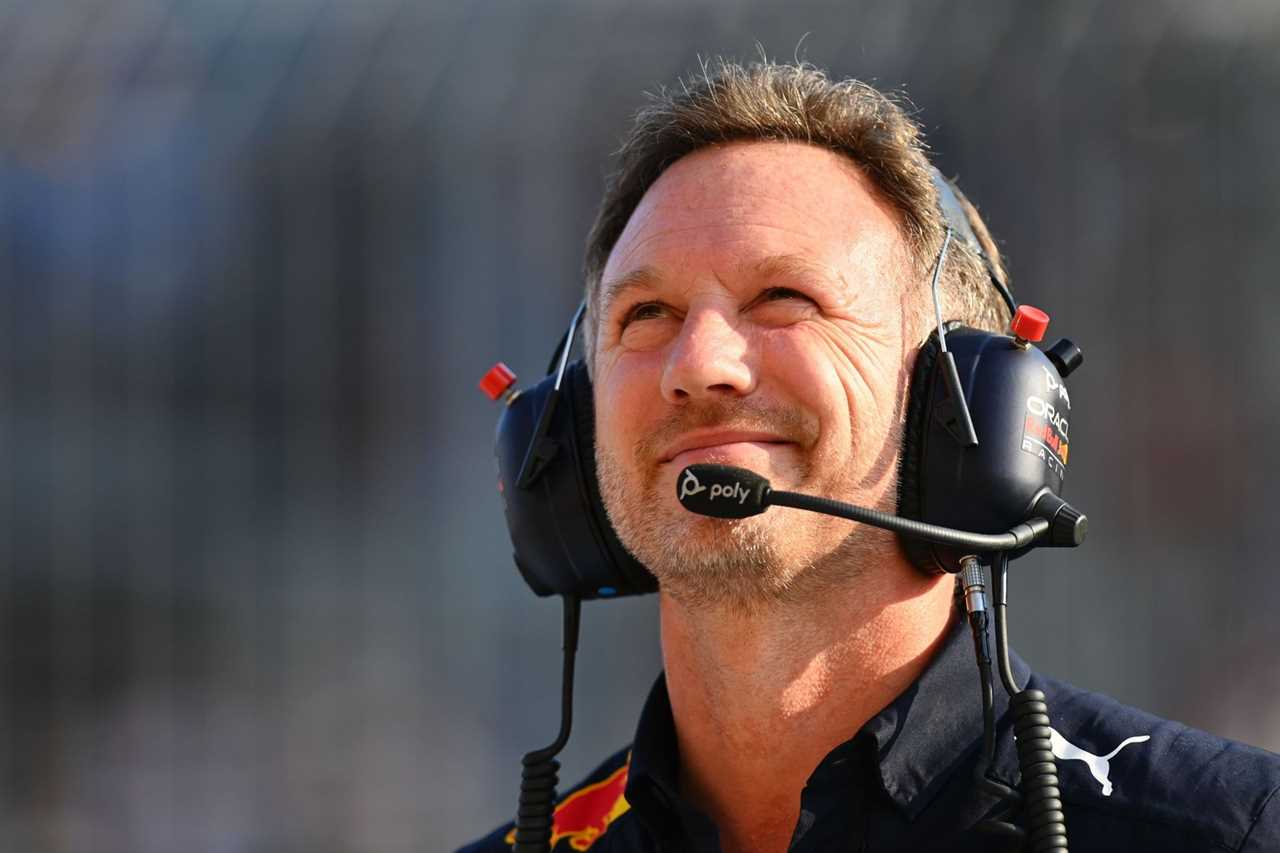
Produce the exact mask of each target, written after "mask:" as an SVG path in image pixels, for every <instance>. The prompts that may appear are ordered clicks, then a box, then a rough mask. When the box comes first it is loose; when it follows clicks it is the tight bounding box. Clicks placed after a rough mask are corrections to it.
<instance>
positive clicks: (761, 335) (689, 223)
mask: <svg viewBox="0 0 1280 853" xmlns="http://www.w3.org/2000/svg"><path fill="white" fill-rule="evenodd" d="M910 268H911V267H910V263H909V261H908V255H907V251H906V248H905V246H904V244H903V242H902V239H901V236H900V234H899V231H898V227H897V220H896V218H895V214H894V212H893V210H892V208H891V207H890V206H889V205H888V204H887V203H886V202H884V201H882V200H881V199H880V198H879V197H878V196H876V195H875V194H874V192H873V191H872V188H871V185H870V183H869V181H868V180H867V179H866V178H864V177H863V176H862V175H861V173H860V172H859V171H858V169H857V168H856V167H855V166H854V165H853V164H852V163H850V162H849V161H848V160H846V159H845V158H843V157H841V156H840V155H837V154H835V153H833V152H830V151H827V150H825V149H821V148H817V147H814V146H810V145H804V144H787V143H778V142H753V143H739V144H734V145H729V146H722V147H717V148H711V149H704V150H701V151H699V152H696V153H694V154H690V155H688V156H686V157H684V158H682V159H681V160H679V161H677V162H676V163H674V164H673V165H672V166H671V167H670V168H668V169H667V171H666V172H664V173H663V175H662V176H661V178H659V180H658V181H657V182H656V183H655V184H654V185H653V186H652V187H651V188H650V189H649V191H648V193H646V195H645V196H644V198H643V199H642V200H641V202H640V205H639V206H638V207H637V208H636V210H635V213H634V214H632V216H631V219H630V221H629V222H628V223H627V227H626V229H625V230H624V231H623V233H622V236H621V237H620V238H619V239H618V242H617V244H616V245H615V246H614V248H613V251H612V253H611V254H610V256H609V260H608V263H607V264H606V267H605V270H604V275H603V279H602V285H601V294H600V306H601V310H600V316H599V318H598V321H597V322H598V325H597V328H596V341H597V343H596V353H595V358H596V363H595V377H594V382H595V409H596V442H597V444H596V458H597V461H598V465H599V474H600V482H601V488H602V492H603V495H604V501H605V506H606V508H607V509H608V511H609V516H610V518H611V519H612V521H613V524H614V526H615V527H616V528H617V530H618V533H619V535H620V536H621V538H622V541H623V542H624V543H625V544H626V545H627V547H628V548H630V549H631V550H632V552H633V553H635V555H636V556H637V557H638V558H639V559H640V561H641V562H643V563H644V564H645V565H647V566H648V567H649V568H650V570H651V571H653V573H654V574H655V575H656V576H657V577H658V579H659V581H660V582H661V584H662V586H663V588H664V589H665V590H667V591H669V592H671V593H672V594H674V595H676V596H677V597H681V596H683V597H686V598H688V599H689V600H691V601H718V600H730V599H736V600H740V601H754V600H762V599H768V598H776V597H778V596H785V595H786V594H787V593H788V592H789V591H796V590H797V588H798V586H799V585H801V584H803V582H804V579H805V578H806V577H813V578H818V577H822V578H826V579H836V578H839V577H840V576H841V574H842V573H843V574H844V576H845V577H847V575H848V573H849V572H851V571H855V570H856V568H855V567H856V566H858V565H863V566H865V565H866V563H867V562H868V558H872V559H874V558H875V557H877V556H878V557H884V556H887V555H890V554H896V553H897V551H896V546H895V545H894V544H893V541H892V539H891V538H890V537H888V535H887V534H881V533H879V532H878V531H872V530H871V529H870V528H866V527H859V526H856V525H854V524H853V523H852V522H847V521H841V520H838V519H833V518H828V517H825V516H820V515H816V514H813V513H806V512H802V511H799V510H792V509H783V508H774V509H771V510H769V511H768V512H766V513H764V514H763V515H759V516H755V517H753V518H748V519H742V520H734V521H730V520H723V519H713V518H706V517H702V516H697V515H694V514H692V513H690V512H688V511H686V510H685V509H683V508H682V507H681V506H680V505H679V503H678V502H677V500H676V478H677V476H678V474H679V473H680V471H681V470H682V469H683V468H684V467H685V466H687V465H690V464H693V463H695V462H719V463H724V464H729V465H737V466H741V467H743V468H749V469H751V470H752V471H755V472H757V473H759V474H762V475H763V476H765V477H766V478H768V479H769V481H770V483H771V484H772V485H773V487H774V488H775V489H785V490H794V491H802V492H808V493H812V494H817V495H823V496H826V497H832V498H837V499H842V500H847V501H852V502H855V503H859V504H862V505H871V506H879V507H881V508H891V507H892V506H893V503H894V499H895V495H896V492H895V488H896V483H897V477H896V468H897V459H898V449H899V445H900V436H901V421H902V407H903V401H904V398H905V389H906V385H907V381H908V376H909V374H908V369H909V360H910V354H909V350H910V349H911V348H910V347H909V346H908V344H907V341H908V340H910V339H911V336H912V335H913V334H914V329H915V328H916V325H917V323H916V320H915V319H914V318H915V317H916V316H917V314H918V309H911V310H908V309H906V308H904V306H905V305H906V304H907V299H908V296H907V294H908V292H911V291H914V289H913V288H910V287H907V286H906V285H905V283H906V282H907V280H908V278H909V277H910V275H911V274H910V272H909V270H910ZM859 556H861V557H862V559H858V557H859Z"/></svg>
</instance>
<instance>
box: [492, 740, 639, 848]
mask: <svg viewBox="0 0 1280 853" xmlns="http://www.w3.org/2000/svg"><path fill="white" fill-rule="evenodd" d="M629 758H630V756H628V759H629ZM630 766H631V763H630V760H628V762H627V763H626V764H624V765H622V766H621V767H619V768H618V769H617V770H615V771H613V773H611V774H610V775H609V776H608V777H606V778H605V779H603V780H602V781H599V782H596V783H595V784H592V785H586V786H584V787H582V788H579V789H578V790H576V791H574V792H573V793H572V794H570V795H569V796H567V797H565V798H564V799H563V800H562V801H561V802H560V804H559V805H558V806H556V811H555V816H554V818H553V820H552V824H551V847H552V849H554V848H555V846H556V845H557V844H559V843H560V842H561V841H563V840H565V839H568V841H569V846H570V847H571V848H573V849H574V850H587V849H588V848H590V847H591V845H592V844H595V843H596V839H597V838H599V837H600V836H602V835H604V834H605V833H606V832H608V830H609V825H610V824H611V823H613V822H614V821H615V820H617V819H618V818H620V817H622V816H623V815H624V814H626V813H627V810H628V809H630V808H631V804H630V803H628V802H627V798H626V796H625V792H626V790H627V770H628V768H629V767H630ZM506 842H507V843H508V844H510V845H512V846H515V843H516V831H515V830H514V829H512V830H511V831H510V832H508V833H507V837H506Z"/></svg>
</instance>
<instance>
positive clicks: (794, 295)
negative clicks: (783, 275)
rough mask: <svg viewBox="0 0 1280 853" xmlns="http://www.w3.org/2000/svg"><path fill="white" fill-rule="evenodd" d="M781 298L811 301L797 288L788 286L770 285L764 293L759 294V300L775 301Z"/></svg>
mask: <svg viewBox="0 0 1280 853" xmlns="http://www.w3.org/2000/svg"><path fill="white" fill-rule="evenodd" d="M781 299H803V300H805V301H808V302H812V301H813V300H812V299H810V298H809V297H808V296H805V295H804V294H803V293H801V292H800V291H798V290H792V289H791V288H790V287H770V288H767V289H766V290H765V291H764V293H762V294H760V301H761V302H777V301H778V300H781Z"/></svg>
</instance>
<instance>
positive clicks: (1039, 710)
mask: <svg viewBox="0 0 1280 853" xmlns="http://www.w3.org/2000/svg"><path fill="white" fill-rule="evenodd" d="M1009 708H1010V709H1011V710H1012V711H1013V735H1014V737H1015V738H1017V742H1018V768H1019V770H1021V771H1022V781H1021V782H1020V783H1019V785H1018V787H1019V788H1021V789H1022V822H1023V824H1024V826H1025V827H1026V832H1027V844H1028V846H1029V847H1030V849H1031V851H1032V853H1050V851H1056V850H1062V851H1065V850H1066V849H1067V823H1066V819H1065V815H1063V813H1062V794H1061V793H1060V792H1059V790H1058V765H1057V764H1055V763H1054V760H1053V746H1052V742H1051V740H1050V729H1049V706H1048V705H1047V704H1045V700H1044V694H1043V693H1042V692H1040V691H1039V690H1023V691H1021V692H1019V693H1015V694H1013V695H1012V696H1010V697H1009Z"/></svg>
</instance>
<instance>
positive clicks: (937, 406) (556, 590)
mask: <svg viewBox="0 0 1280 853" xmlns="http://www.w3.org/2000/svg"><path fill="white" fill-rule="evenodd" d="M932 173H933V183H934V187H935V189H936V191H937V195H938V204H939V208H940V212H941V213H942V216H943V219H944V221H945V223H946V227H947V230H946V233H945V236H944V239H943V242H942V246H941V249H940V251H939V254H938V258H937V261H936V263H935V266H934V271H933V283H932V288H933V298H934V309H935V314H936V319H937V328H936V329H935V330H934V331H933V332H932V333H931V334H930V336H929V338H928V339H927V340H926V341H925V342H924V344H923V345H922V346H921V347H920V349H919V352H918V354H917V357H916V361H915V366H914V368H913V371H912V377H911V382H910V387H909V391H908V401H907V407H906V423H905V428H904V433H903V444H902V452H901V454H900V464H899V472H898V473H899V485H898V501H897V516H896V517H894V516H888V515H885V514H879V515H881V516H882V517H883V518H885V519H889V520H891V521H894V522H895V524H894V525H893V526H890V525H889V524H887V523H886V524H881V525H880V526H884V527H889V529H895V530H899V531H900V534H899V540H900V542H901V544H902V547H903V549H904V552H905V554H906V555H907V557H908V559H909V560H910V562H911V563H912V565H914V566H915V567H916V568H917V569H918V570H919V571H921V572H923V573H925V574H927V575H931V576H932V575H937V574H940V573H951V574H957V575H959V581H960V583H959V584H958V588H960V589H961V590H963V597H964V601H965V604H966V608H967V610H968V615H969V621H970V624H971V627H972V628H973V631H974V642H975V649H976V652H977V657H978V663H979V670H980V673H981V674H982V683H983V699H984V724H985V730H984V752H983V755H984V760H983V761H982V762H980V766H979V772H978V774H977V775H978V776H980V777H981V778H978V779H976V780H975V782H976V784H977V785H978V786H979V787H982V788H984V789H986V790H988V791H990V792H992V793H995V794H997V795H999V796H1000V797H1002V798H1003V799H1004V800H1005V801H1006V803H1007V805H1008V806H1009V808H1012V807H1013V806H1016V805H1022V806H1024V807H1025V808H1024V809H1023V813H1024V814H1028V813H1031V812H1036V811H1039V812H1043V813H1044V815H1047V816H1044V815H1041V816H1040V817H1038V818H1037V817H1034V816H1033V817H1031V818H1028V820H1029V821H1030V822H1031V823H1032V824H1033V825H1031V826H1029V827H1028V828H1027V829H1026V830H1025V831H1024V830H1023V829H1022V828H1020V827H1017V826H1014V825H1013V824H1011V823H1009V822H1007V821H1004V820H998V819H995V818H993V819H991V820H989V821H987V827H986V828H987V829H989V830H991V831H993V832H995V833H997V834H1003V835H1006V836H1009V837H1014V838H1018V839H1027V838H1028V837H1029V840H1028V843H1029V844H1030V845H1031V847H1032V848H1033V849H1035V850H1065V849H1066V846H1065V845H1066V830H1065V826H1063V824H1062V815H1061V811H1060V805H1059V806H1058V807H1057V809H1056V810H1055V809H1054V808H1053V807H1052V802H1054V801H1055V799H1056V797H1057V796H1058V794H1057V780H1056V773H1053V774H1049V775H1050V776H1051V777H1052V778H1045V773H1044V771H1043V767H1041V768H1040V770H1039V771H1038V775H1037V777H1036V779H1034V780H1030V779H1028V768H1031V767H1033V766H1040V765H1043V764H1044V762H1045V759H1046V756H1047V759H1048V765H1049V767H1052V765H1053V756H1052V753H1051V752H1050V751H1049V741H1048V738H1049V735H1048V716H1047V711H1048V709H1047V707H1043V706H1044V702H1043V699H1044V697H1043V695H1042V694H1039V691H1035V690H1020V689H1019V688H1018V687H1017V685H1016V684H1014V682H1013V676H1012V669H1011V667H1010V666H1009V663H1008V648H1007V640H1006V629H1005V620H1004V613H1005V607H1004V604H1005V601H1004V598H1005V588H1006V577H1005V573H1006V572H1007V569H1008V562H1009V560H1010V559H1012V558H1016V557H1018V556H1020V555H1021V554H1023V553H1025V552H1026V551H1027V550H1030V548H1031V547H1034V546H1035V545H1049V546H1053V547H1074V546H1076V545H1079V544H1080V543H1081V542H1082V541H1083V540H1084V537H1085V534H1086V533H1087V530H1088V521H1087V518H1086V517H1085V516H1084V515H1083V514H1082V513H1081V512H1079V511H1078V510H1076V509H1075V508H1074V507H1072V506H1071V505H1070V504H1068V503H1067V502H1066V501H1064V500H1063V499H1062V498H1061V491H1062V484H1063V479H1064V476H1065V473H1066V467H1067V464H1068V459H1069V456H1070V454H1069V447H1070V442H1069V434H1070V423H1069V422H1070V416H1071V398H1070V395H1069V394H1068V392H1067V388H1066V383H1065V380H1066V378H1067V376H1069V375H1070V374H1071V373H1072V372H1074V371H1075V370H1076V369H1077V368H1078V367H1079V366H1080V364H1081V363H1082V361H1083V355H1082V353H1081V351H1080V348H1079V347H1077V346H1076V345H1075V344H1073V343H1072V342H1070V341H1068V340H1066V339H1063V340H1060V341H1058V342H1057V343H1055V344H1054V345H1052V346H1051V347H1049V348H1048V349H1047V350H1044V351H1042V350H1040V349H1039V348H1038V347H1036V346H1035V345H1034V344H1036V343H1037V342H1039V341H1040V340H1041V339H1042V337H1043V334H1044V331H1045V329H1046V327H1047V325H1048V320H1049V318H1048V316H1047V315H1046V314H1044V312H1042V311H1039V310H1038V309H1036V308H1032V307H1031V306H1027V305H1023V306H1019V305H1018V304H1017V303H1016V302H1015V301H1014V299H1013V296H1012V294H1011V293H1010V292H1009V289H1008V287H1007V286H1006V285H1005V283H1004V281H1003V280H1002V278H1001V276H1000V275H999V273H998V272H997V269H996V266H995V264H994V263H993V262H992V260H991V258H990V257H989V256H988V254H987V252H986V251H985V250H984V249H983V246H982V243H981V241H980V240H979V239H978V237H977V235H976V234H975V233H974V230H973V228H972V226H971V225H970V222H969V219H968V217H967V215H966V213H965V206H964V204H963V203H962V198H963V196H962V195H961V194H960V192H959V189H958V188H956V187H955V186H954V184H953V183H952V182H951V181H949V180H947V179H946V178H944V177H943V176H942V175H941V174H940V173H939V172H938V171H937V169H933V170H932ZM953 241H958V242H959V243H961V244H962V245H963V246H964V247H966V248H967V250H968V251H970V252H972V253H973V254H974V255H975V256H976V257H977V258H978V259H980V260H981V262H982V263H983V265H984V266H985V268H986V271H987V274H988V277H989V278H990V281H991V284H992V286H993V287H994V288H995V289H996V290H997V292H998V293H999V294H1000V296H1001V298H1002V300H1003V301H1004V303H1005V305H1006V306H1007V307H1008V309H1009V312H1010V315H1011V317H1012V319H1011V323H1010V328H1009V334H994V333H991V332H988V331H983V330H979V329H973V328H969V327H966V326H963V325H961V324H959V323H957V322H954V321H952V322H947V321H945V320H944V318H943V311H942V306H941V299H940V296H939V279H940V276H941V274H942V271H943V268H944V266H945V263H946V258H947V253H948V251H949V249H950V246H951V244H952V242H953ZM585 308H586V305H585V302H584V303H582V304H581V305H579V306H578V309H577V310H576V312H575V313H574V315H573V318H572V320H571V321H570V324H569V327H568V329H566V331H565V333H564V335H563V336H562V337H561V339H560V342H559V345H558V346H557V347H556V350H555V352H554V354H553V355H552V358H551V362H550V364H549V365H548V368H547V375H546V376H545V378H543V379H542V380H541V381H540V382H538V383H537V384H535V385H534V386H533V387H531V388H528V389H525V390H522V391H516V390H515V389H514V385H515V375H514V374H512V373H511V372H510V370H509V369H507V368H506V367H505V365H501V364H499V365H496V366H495V367H494V368H493V369H492V370H491V371H490V372H489V373H488V374H486V376H485V378H484V380H483V381H482V382H481V388H482V390H484V391H485V392H486V393H487V394H489V396H490V397H492V398H494V399H503V400H504V401H505V403H506V405H505V406H504V408H503V412H502V415H501V418H500V420H499V422H498V426H497V432H496V436H495V454H496V456H497V462H498V490H499V492H500V493H501V494H502V499H503V507H504V512H505V515H506V520H507V526H508V528H509V530H510V533H511V541H512V545H513V546H514V559H515V564H516V567H517V569H518V570H519V572H520V574H521V576H522V577H523V578H524V580H525V582H526V583H527V584H528V585H529V586H530V588H532V589H533V591H534V592H535V593H536V594H537V595H539V596H550V595H559V596H561V597H562V598H563V599H564V602H565V616H564V652H565V668H564V681H563V684H564V690H563V696H562V718H561V731H560V735H559V736H558V737H557V739H556V741H555V742H554V743H553V744H552V745H551V746H549V747H546V748H544V749H542V750H536V751H534V752H531V753H529V754H528V755H526V756H525V759H524V774H523V779H522V786H521V798H520V809H519V811H518V813H517V829H516V839H515V840H516V848H515V849H516V850H517V851H518V853H525V851H534V850H546V849H548V845H547V844H546V839H548V838H549V837H550V831H551V820H552V818H551V811H552V808H553V806H554V800H555V791H554V788H555V784H556V770H557V769H558V764H556V762H555V761H554V759H553V757H554V755H555V754H556V753H558V752H559V750H560V749H561V748H563V746H564V743H565V742H566V741H567V739H568V734H569V727H570V723H571V715H572V682H573V657H574V653H575V651H576V647H577V634H578V614H579V610H578V608H579V603H580V602H581V601H584V600H592V599H600V598H616V597H621V596H627V595H640V594H644V593H649V592H654V591H656V590H657V588H658V583H657V580H656V579H655V578H654V576H653V575H652V574H651V573H650V572H649V571H648V569H646V568H645V567H644V566H643V565H641V564H640V562H639V561H638V560H636V558H635V557H634V556H633V555H632V554H631V553H630V552H629V551H628V550H627V548H626V547H625V546H624V545H623V544H622V542H621V541H620V540H619V538H618V535H617V533H616V532H615V531H614V529H613V526H612V524H611V523H610V521H609V518H608V515H607V513H606V511H605V508H604V504H603V501H602V499H601V496H600V486H599V482H598V480H597V476H596V461H595V413H594V407H593V399H592V387H591V380H590V378H589V376H588V373H587V368H586V364H585V362H584V361H583V360H582V359H581V358H579V359H576V360H572V361H571V360H570V353H571V351H572V349H573V344H574V339H575V337H576V333H577V331H578V327H579V326H580V325H581V323H582V319H583V317H584V314H585ZM827 503H831V502H827ZM793 505H796V504H793ZM806 508H814V507H806ZM855 509H858V508H855ZM864 512H865V511H864ZM846 517H853V516H848V515H846ZM1028 519H1033V520H1036V523H1037V524H1038V525H1039V526H1038V527H1037V534H1036V537H1037V538H1038V541H1036V542H1034V543H1033V544H1025V545H1023V546H1021V547H1019V548H1013V549H1006V550H1004V551H1000V552H995V551H992V552H989V553H975V551H974V549H972V548H969V547H964V546H958V545H956V544H954V541H955V540H957V539H963V537H964V536H965V535H968V536H970V538H971V539H973V541H975V542H976V541H979V540H980V539H982V536H983V535H987V536H986V540H983V541H987V540H990V539H991V538H992V537H991V536H990V534H997V533H1002V532H1004V531H1009V530H1010V529H1011V528H1014V527H1015V526H1017V525H1019V524H1023V523H1025V522H1027V520H1028ZM859 520H866V519H863V518H861V517H859ZM870 523H876V522H875V521H872V522H870ZM926 527H932V528H933V529H938V528H947V529H949V531H950V532H951V533H952V534H955V535H954V536H952V537H951V539H952V543H953V544H946V543H944V542H941V541H938V538H937V537H934V538H933V539H932V540H931V539H928V538H924V539H922V538H919V535H918V534H916V535H903V533H902V532H901V531H904V530H917V529H924V528H926ZM982 565H990V566H992V575H993V579H994V593H995V597H996V599H997V606H996V607H995V608H994V609H995V613H996V618H995V622H996V629H997V630H996V641H997V652H998V655H997V657H998V662H999V664H1000V666H999V670H1000V676H1001V679H1002V681H1003V682H1004V686H1005V688H1006V689H1007V690H1008V691H1009V693H1010V697H1011V700H1010V701H1011V705H1012V706H1013V707H1014V709H1015V732H1016V733H1017V737H1018V742H1019V758H1020V763H1024V773H1023V780H1024V784H1023V791H1022V795H1021V797H1019V795H1018V793H1017V792H1016V791H1013V790H1012V789H1009V788H1007V787H1005V786H1003V785H1001V784H999V783H998V782H995V781H994V780H991V779H989V778H987V777H986V776H985V770H986V766H987V765H988V764H989V762H990V759H991V758H992V757H993V756H994V745H993V742H992V737H993V735H992V732H993V719H992V715H993V712H992V707H993V700H992V695H991V694H992V686H991V685H992V675H991V665H992V659H991V656H990V653H989V651H987V648H988V641H987V610H986V605H985V582H984V580H983V575H982V571H981V566H982ZM1029 694H1038V696H1032V695H1029ZM1017 720H1022V722H1021V723H1020V724H1019V723H1018V722H1017ZM1024 747H1025V750H1024ZM1024 751H1025V752H1026V753H1027V755H1026V757H1025V762H1024V760H1023V759H1024V757H1023V752H1024ZM1059 842H1060V843H1059Z"/></svg>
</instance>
